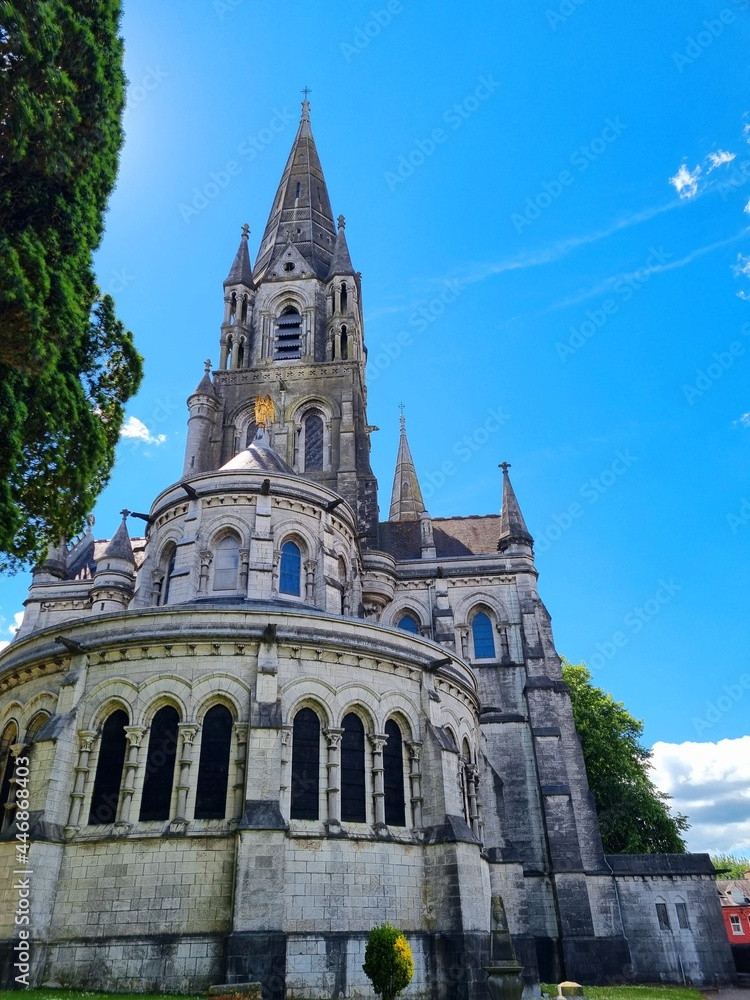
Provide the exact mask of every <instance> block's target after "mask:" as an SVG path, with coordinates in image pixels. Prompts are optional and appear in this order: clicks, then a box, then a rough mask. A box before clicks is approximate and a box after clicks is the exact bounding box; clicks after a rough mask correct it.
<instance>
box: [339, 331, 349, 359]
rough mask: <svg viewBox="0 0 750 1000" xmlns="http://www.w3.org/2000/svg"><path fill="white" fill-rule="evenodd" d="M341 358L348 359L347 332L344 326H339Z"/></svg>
mask: <svg viewBox="0 0 750 1000" xmlns="http://www.w3.org/2000/svg"><path fill="white" fill-rule="evenodd" d="M341 360H342V361H348V360H349V334H348V333H347V331H346V327H345V326H342V327H341Z"/></svg>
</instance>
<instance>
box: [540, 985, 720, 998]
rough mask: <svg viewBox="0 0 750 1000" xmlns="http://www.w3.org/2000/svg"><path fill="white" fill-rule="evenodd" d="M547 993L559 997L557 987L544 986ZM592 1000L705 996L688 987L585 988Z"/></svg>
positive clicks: (584, 991)
mask: <svg viewBox="0 0 750 1000" xmlns="http://www.w3.org/2000/svg"><path fill="white" fill-rule="evenodd" d="M542 989H543V990H544V991H545V993H551V994H552V996H557V986H549V985H547V984H546V983H543V984H542ZM583 993H584V996H587V997H591V998H592V1000H703V994H702V993H700V992H699V991H698V990H693V989H689V988H688V987H687V986H584V987H583Z"/></svg>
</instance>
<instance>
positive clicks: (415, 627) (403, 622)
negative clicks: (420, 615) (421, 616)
mask: <svg viewBox="0 0 750 1000" xmlns="http://www.w3.org/2000/svg"><path fill="white" fill-rule="evenodd" d="M396 627H397V628H400V629H401V630H402V631H404V632H412V633H413V634H414V635H419V622H418V621H417V619H416V618H415V617H414V615H409V614H406V615H401V617H400V618H399V620H398V621H397V622H396Z"/></svg>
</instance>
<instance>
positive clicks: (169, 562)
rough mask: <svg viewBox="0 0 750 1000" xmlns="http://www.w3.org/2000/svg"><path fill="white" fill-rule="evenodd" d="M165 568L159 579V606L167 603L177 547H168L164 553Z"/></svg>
mask: <svg viewBox="0 0 750 1000" xmlns="http://www.w3.org/2000/svg"><path fill="white" fill-rule="evenodd" d="M165 557H166V567H165V569H164V575H163V576H162V578H161V581H160V585H159V604H160V605H163V604H168V603H169V589H170V587H171V585H172V574H173V573H174V566H175V562H176V561H177V546H176V545H172V546H170V547H169V548H168V549H167V551H166V553H165Z"/></svg>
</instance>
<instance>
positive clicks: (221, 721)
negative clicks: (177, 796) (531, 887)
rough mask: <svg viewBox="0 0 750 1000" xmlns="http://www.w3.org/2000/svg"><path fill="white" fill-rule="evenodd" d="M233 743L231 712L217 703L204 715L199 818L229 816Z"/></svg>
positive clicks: (198, 793) (197, 799)
mask: <svg viewBox="0 0 750 1000" xmlns="http://www.w3.org/2000/svg"><path fill="white" fill-rule="evenodd" d="M231 746H232V713H231V712H230V711H229V709H228V708H225V707H224V705H214V707H213V708H210V709H209V710H208V711H207V712H206V714H205V716H204V718H203V732H202V735H201V756H200V762H199V764H198V786H197V788H196V792H195V818H196V819H224V817H225V815H226V812H227V785H228V783H229V753H230V750H231Z"/></svg>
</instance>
